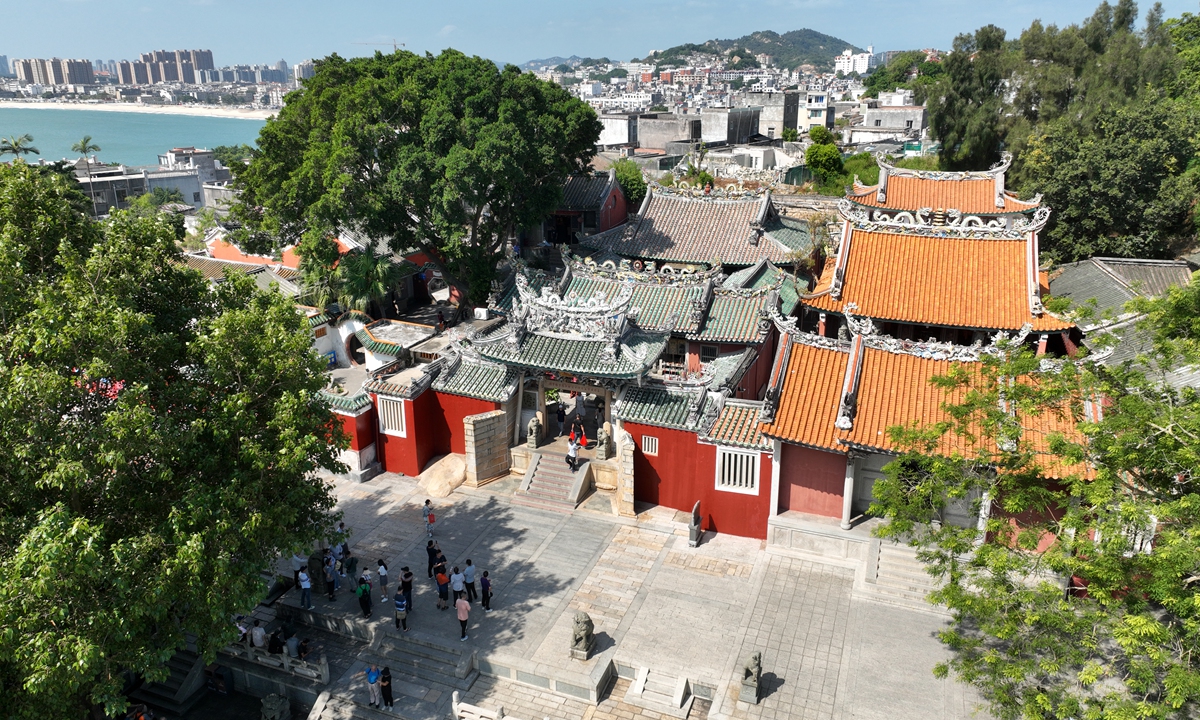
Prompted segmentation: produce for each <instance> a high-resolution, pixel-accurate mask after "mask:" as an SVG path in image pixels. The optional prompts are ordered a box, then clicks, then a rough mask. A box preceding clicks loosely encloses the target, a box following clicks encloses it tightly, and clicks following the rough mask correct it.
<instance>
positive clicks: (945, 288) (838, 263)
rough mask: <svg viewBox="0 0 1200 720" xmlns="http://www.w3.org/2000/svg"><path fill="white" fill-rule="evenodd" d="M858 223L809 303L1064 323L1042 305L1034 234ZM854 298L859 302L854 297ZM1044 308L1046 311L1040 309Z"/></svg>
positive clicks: (1047, 326)
mask: <svg viewBox="0 0 1200 720" xmlns="http://www.w3.org/2000/svg"><path fill="white" fill-rule="evenodd" d="M868 227H870V228H871V229H865V230H860V229H858V226H856V225H853V224H852V225H851V227H850V228H849V231H848V237H847V238H846V239H844V240H843V241H842V243H841V245H840V247H839V249H838V255H837V258H836V260H834V261H831V262H827V263H826V264H825V269H824V272H823V273H822V275H821V278H820V279H819V280H818V281H817V284H816V287H815V288H814V289H813V292H812V293H811V294H810V295H806V296H804V298H803V299H804V302H805V304H806V305H809V306H810V307H812V308H814V309H817V310H824V311H828V312H836V313H845V312H846V311H847V309H853V308H856V309H853V312H854V313H856V314H859V315H864V316H866V317H870V318H875V319H879V320H891V321H895V322H904V323H916V324H922V325H941V326H946V327H961V328H975V329H985V330H1016V329H1018V328H1020V327H1021V326H1023V325H1024V324H1026V323H1031V324H1032V325H1033V328H1034V330H1037V331H1043V332H1048V331H1055V330H1065V329H1067V328H1070V327H1072V323H1070V322H1067V321H1064V320H1061V319H1059V318H1057V317H1055V316H1053V315H1051V314H1050V313H1048V312H1045V311H1044V310H1041V301H1040V294H1041V290H1042V288H1041V286H1040V284H1039V281H1038V273H1037V268H1031V267H1030V266H1029V263H1030V262H1031V260H1030V258H1029V257H1028V254H1029V252H1030V248H1029V243H1028V241H1027V239H1014V238H1010V237H1006V236H1003V235H1000V234H989V233H984V232H979V233H975V232H971V231H964V232H961V233H954V234H952V233H950V232H949V230H947V229H939V228H938V227H936V226H929V230H928V231H926V232H921V231H919V230H917V231H914V230H913V229H912V228H911V227H910V228H902V227H885V226H883V225H868ZM851 304H853V307H852V305H851ZM1035 309H1036V310H1041V311H1040V312H1035Z"/></svg>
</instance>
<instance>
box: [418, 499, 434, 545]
mask: <svg viewBox="0 0 1200 720" xmlns="http://www.w3.org/2000/svg"><path fill="white" fill-rule="evenodd" d="M421 514H422V515H424V516H425V534H427V535H428V536H429V537H433V522H434V520H435V519H436V518H435V517H434V515H433V505H432V504H431V503H430V502H429V499H428V498H426V500H425V504H424V505H423V506H421Z"/></svg>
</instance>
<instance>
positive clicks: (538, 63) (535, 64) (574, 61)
mask: <svg viewBox="0 0 1200 720" xmlns="http://www.w3.org/2000/svg"><path fill="white" fill-rule="evenodd" d="M582 59H583V58H581V57H579V56H578V55H572V56H571V57H568V58H565V57H558V56H557V55H556V56H554V57H548V58H542V59H540V60H530V61H529V62H527V63H522V64H520V65H518V66H517V67H519V68H521V69H522V70H537V69H538V68H540V67H547V66H548V67H557V66H559V65H570V66H571V67H574V66H575V65H578V64H579V61H580V60H582Z"/></svg>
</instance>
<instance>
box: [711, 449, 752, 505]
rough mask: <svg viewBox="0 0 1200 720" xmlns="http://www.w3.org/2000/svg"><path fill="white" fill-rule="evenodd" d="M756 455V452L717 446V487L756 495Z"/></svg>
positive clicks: (727, 490)
mask: <svg viewBox="0 0 1200 720" xmlns="http://www.w3.org/2000/svg"><path fill="white" fill-rule="evenodd" d="M758 456H759V454H758V453H756V452H746V451H744V450H727V449H725V448H717V489H718V490H724V491H726V492H736V493H744V494H746V495H757V494H758V467H759V461H758Z"/></svg>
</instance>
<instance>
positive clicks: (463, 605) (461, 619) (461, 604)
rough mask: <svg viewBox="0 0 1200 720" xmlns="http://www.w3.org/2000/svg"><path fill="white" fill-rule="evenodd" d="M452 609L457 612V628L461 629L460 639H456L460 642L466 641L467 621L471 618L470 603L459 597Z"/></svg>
mask: <svg viewBox="0 0 1200 720" xmlns="http://www.w3.org/2000/svg"><path fill="white" fill-rule="evenodd" d="M454 608H455V609H456V610H458V626H459V627H461V628H462V637H460V638H459V639H458V641H459V642H462V641H464V640H466V639H467V620H468V619H470V617H471V603H469V602H467V599H466V598H464V597H460V598H459V599H458V600H457V601H456V602H455V603H454Z"/></svg>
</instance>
